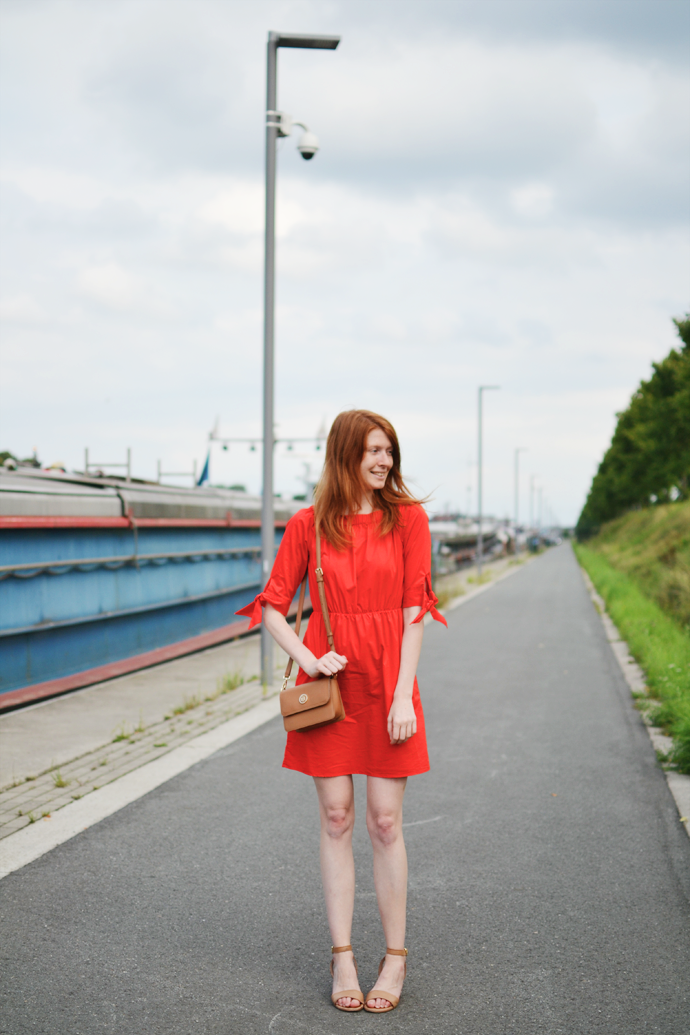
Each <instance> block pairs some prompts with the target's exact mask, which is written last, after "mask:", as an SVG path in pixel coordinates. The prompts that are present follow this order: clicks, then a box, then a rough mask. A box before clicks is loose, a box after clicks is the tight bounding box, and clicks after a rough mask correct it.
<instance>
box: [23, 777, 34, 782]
mask: <svg viewBox="0 0 690 1035" xmlns="http://www.w3.org/2000/svg"><path fill="white" fill-rule="evenodd" d="M24 779H25V780H26V782H27V783H31V781H32V780H35V779H36V777H35V776H25V777H24Z"/></svg>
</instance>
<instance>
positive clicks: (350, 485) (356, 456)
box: [314, 410, 422, 550]
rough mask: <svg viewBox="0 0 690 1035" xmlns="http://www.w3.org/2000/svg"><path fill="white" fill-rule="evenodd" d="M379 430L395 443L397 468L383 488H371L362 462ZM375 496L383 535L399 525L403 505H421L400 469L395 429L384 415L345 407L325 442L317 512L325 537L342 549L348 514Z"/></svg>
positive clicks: (346, 539)
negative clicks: (369, 438)
mask: <svg viewBox="0 0 690 1035" xmlns="http://www.w3.org/2000/svg"><path fill="white" fill-rule="evenodd" d="M377 428H378V429H379V430H381V431H382V432H383V433H384V434H385V435H387V436H388V438H389V439H390V443H391V446H392V447H393V466H392V467H391V469H390V472H389V474H388V477H387V478H386V483H385V485H384V486H383V488H382V489H373V490H372V489H370V488H368V487H367V486H366V485H365V484H364V481H363V480H362V475H361V471H360V468H361V464H362V459H363V457H364V453H365V450H366V446H367V436H368V435H369V432H370V431H375V430H376V429H377ZM365 492H367V493H371V494H372V496H373V505H374V510H380V511H382V516H381V524H380V526H379V534H380V535H386V534H387V533H388V532H390V531H391V529H393V528H396V527H397V526H398V525H399V524H400V513H399V510H398V508H399V507H400V505H401V504H411V503H421V502H422V501H421V500H418V499H415V497H414V496H412V495H411V494H410V492H409V490H408V488H407V486H406V485H405V482H404V481H403V477H402V474H401V473H400V446H399V444H398V436H397V435H396V433H395V428H394V427H393V425H392V424H391V423H390V421H387V420H386V418H385V417H380V416H379V415H378V413H371V412H370V411H369V410H346V411H345V412H344V413H339V414H338V416H337V417H336V418H335V420H334V421H333V425H332V427H331V430H330V431H329V433H328V441H327V442H326V461H325V463H324V468H323V473H322V474H321V478H320V479H319V483H318V485H317V486H316V489H315V491H314V514H315V517H316V519H317V521H318V522H319V528H320V531H321V533H322V535H323V536H324V537H325V538H326V539H327V540H328V541H329V543H332V544H333V546H335V547H336V549H338V550H343V549H345V547H347V546H349V545H350V543H351V537H350V530H349V528H348V527H347V526H348V520H347V519H348V517H351V516H352V515H353V514H357V513H358V512H359V509H360V507H361V504H362V495H363V494H364V493H365Z"/></svg>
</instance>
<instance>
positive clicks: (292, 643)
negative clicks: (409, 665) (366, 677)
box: [264, 604, 421, 679]
mask: <svg viewBox="0 0 690 1035" xmlns="http://www.w3.org/2000/svg"><path fill="white" fill-rule="evenodd" d="M409 610H412V608H410V609H409ZM417 611H419V608H417ZM264 625H265V626H266V628H267V629H268V631H269V632H270V634H271V636H272V637H273V639H274V640H275V641H276V643H277V644H278V645H279V646H280V647H282V648H283V650H284V651H285V653H286V654H289V655H290V657H291V658H292V659H293V661H296V662H297V664H298V665H299V667H300V668H301V669H302V670H303V671H304V672H306V673H307V675H308V676H311V677H312V679H314V678H315V677H316V676H335V675H336V674H337V673H338V672H340V671H341V670H342V669H344V668H345V666H346V665H347V658H346V657H345V655H344V654H336V653H335V651H332V650H329V651H328V653H327V654H324V655H323V657H322V658H317V657H316V656H315V655H314V654H312V652H311V651H310V650H309V648H308V647H305V646H304V644H303V643H302V641H301V640H300V638H299V636H298V635H297V634H296V633H295V631H294V629H291V628H290V626H289V625H288V622H287V619H286V618H285V617H284V615H282V614H281V613H280V611H277V610H276V609H275V607H272V606H271V604H266V607H265V609H264ZM420 645H421V644H420ZM417 656H418V657H419V651H418V652H417Z"/></svg>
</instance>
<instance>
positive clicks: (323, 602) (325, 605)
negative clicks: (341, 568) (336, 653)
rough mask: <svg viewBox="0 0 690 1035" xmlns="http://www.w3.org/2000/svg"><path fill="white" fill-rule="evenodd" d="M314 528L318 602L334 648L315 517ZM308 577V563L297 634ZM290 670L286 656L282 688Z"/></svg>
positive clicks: (319, 538) (301, 588) (289, 661)
mask: <svg viewBox="0 0 690 1035" xmlns="http://www.w3.org/2000/svg"><path fill="white" fill-rule="evenodd" d="M314 524H315V530H316V582H317V585H318V588H319V602H320V604H321V614H322V615H323V624H324V625H325V626H326V636H327V637H328V646H329V647H330V648H331V650H335V647H334V646H333V630H332V629H331V619H330V615H329V614H328V603H327V601H326V590H325V588H324V584H323V569H322V567H321V536H320V534H319V525H318V522H317V521H316V519H315V522H314ZM308 578H309V565H307V570H306V572H305V573H304V578H303V579H302V585H301V587H300V591H299V601H298V603H297V620H296V622H295V632H296V634H297V635H298V636H299V630H300V626H301V624H302V611H303V610H304V595H305V593H306V590H307V580H308ZM291 672H292V658H288V663H287V665H286V667H285V677H284V679H283V686H282V688H281V689H282V690H285V689H286V688H287V682H288V679H289V678H290V673H291Z"/></svg>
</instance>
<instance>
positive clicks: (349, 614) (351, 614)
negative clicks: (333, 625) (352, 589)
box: [314, 607, 402, 618]
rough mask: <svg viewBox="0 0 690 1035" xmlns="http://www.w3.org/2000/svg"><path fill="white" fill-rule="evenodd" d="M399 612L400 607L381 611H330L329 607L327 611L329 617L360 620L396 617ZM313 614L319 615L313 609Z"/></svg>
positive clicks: (319, 613)
mask: <svg viewBox="0 0 690 1035" xmlns="http://www.w3.org/2000/svg"><path fill="white" fill-rule="evenodd" d="M401 611H402V607H386V608H383V609H382V610H381V611H331V609H330V607H329V609H328V613H329V615H337V616H338V618H361V617H362V616H363V615H397V614H399V613H400V612H401ZM314 614H316V615H321V611H320V610H319V609H317V608H314ZM321 617H323V616H321Z"/></svg>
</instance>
